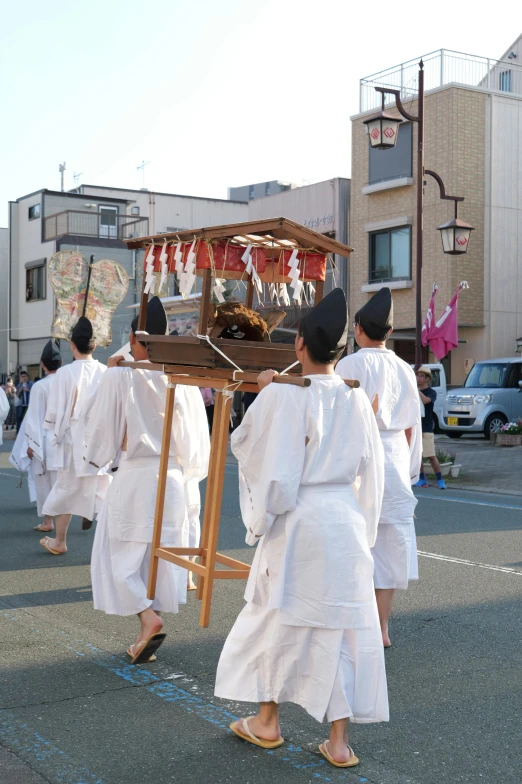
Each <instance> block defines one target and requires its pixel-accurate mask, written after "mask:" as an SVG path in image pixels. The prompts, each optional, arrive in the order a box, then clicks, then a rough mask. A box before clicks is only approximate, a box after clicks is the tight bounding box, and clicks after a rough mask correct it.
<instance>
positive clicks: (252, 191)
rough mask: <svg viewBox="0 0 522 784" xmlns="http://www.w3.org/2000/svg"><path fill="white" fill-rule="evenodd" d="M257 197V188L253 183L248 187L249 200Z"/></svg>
mask: <svg viewBox="0 0 522 784" xmlns="http://www.w3.org/2000/svg"><path fill="white" fill-rule="evenodd" d="M254 199H255V188H254V186H253V185H249V187H248V201H253V200H254Z"/></svg>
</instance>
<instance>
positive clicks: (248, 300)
mask: <svg viewBox="0 0 522 784" xmlns="http://www.w3.org/2000/svg"><path fill="white" fill-rule="evenodd" d="M253 306H254V281H253V280H252V275H250V276H249V278H248V283H247V290H246V297H245V307H246V308H250V310H252V308H253Z"/></svg>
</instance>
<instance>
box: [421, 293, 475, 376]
mask: <svg viewBox="0 0 522 784" xmlns="http://www.w3.org/2000/svg"><path fill="white" fill-rule="evenodd" d="M463 288H469V286H468V284H467V283H466V281H463V282H462V283H461V284H460V286H459V287H458V289H457V291H456V292H455V294H454V296H453V299H452V300H451V302H450V303H449V305H447V306H446V310H445V311H444V313H443V314H442V316H441V317H440V319H439V320H438V321H437V323H436V324H435V326H434V327H433V329H432V330H431V332H430V334H429V336H428V342H429V344H430V349H431V350H432V351H433V353H434V354H435V356H436V357H437V359H438V360H439V362H440V360H441V359H443V357H445V356H446V354H447V353H448V352H449V351H451V349H452V348H457V346H458V344H459V335H458V332H459V330H458V309H457V300H458V298H459V294H460V292H461V290H462V289H463Z"/></svg>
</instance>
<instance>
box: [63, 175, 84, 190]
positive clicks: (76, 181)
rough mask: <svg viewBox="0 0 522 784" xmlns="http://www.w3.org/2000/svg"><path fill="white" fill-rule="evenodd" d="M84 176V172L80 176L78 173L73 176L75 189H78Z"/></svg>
mask: <svg viewBox="0 0 522 784" xmlns="http://www.w3.org/2000/svg"><path fill="white" fill-rule="evenodd" d="M82 174H83V172H79V173H78V174H77V173H76V172H74V174H73V180H74V187H75V188H77V187H78V180H79V179H80V177H81V176H82ZM62 190H63V189H62Z"/></svg>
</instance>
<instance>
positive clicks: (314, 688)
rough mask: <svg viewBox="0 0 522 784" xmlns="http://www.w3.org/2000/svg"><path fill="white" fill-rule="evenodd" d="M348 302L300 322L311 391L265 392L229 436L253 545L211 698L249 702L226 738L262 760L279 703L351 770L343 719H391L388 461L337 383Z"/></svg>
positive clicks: (366, 411) (361, 406)
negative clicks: (383, 543)
mask: <svg viewBox="0 0 522 784" xmlns="http://www.w3.org/2000/svg"><path fill="white" fill-rule="evenodd" d="M346 322H347V312H346V299H345V297H344V294H343V292H342V291H341V289H335V290H334V291H333V292H332V293H331V294H329V295H328V296H327V297H325V299H323V300H322V301H321V302H320V303H319V304H318V305H317V306H316V307H315V308H313V310H312V311H311V312H310V313H309V314H308V315H307V316H306V317H305V318H304V319H303V320H302V321H301V324H300V326H299V332H298V335H297V337H296V354H297V358H298V359H299V361H300V362H301V364H302V368H303V375H305V376H308V378H309V379H310V380H311V386H310V387H308V388H302V387H297V386H290V385H284V386H283V385H279V384H277V385H276V384H273V383H268V382H270V381H271V380H272V378H273V376H274V375H276V374H275V373H274V371H265V372H264V373H262V374H261V375H260V376H259V387H260V390H261V392H260V394H259V395H258V397H257V398H256V400H255V401H254V402H253V403H252V405H251V406H250V407H249V409H248V411H247V413H246V414H245V417H244V419H243V421H242V423H241V425H240V426H239V427H238V429H237V430H236V431H235V432H234V433H233V435H232V452H233V453H234V455H235V457H236V458H237V460H238V466H239V478H240V503H241V513H242V516H243V521H244V523H245V526H246V528H247V531H248V533H247V538H246V541H247V543H248V544H250V545H253V544H256V543H258V546H257V552H256V554H255V558H254V562H253V565H252V569H251V572H250V576H249V579H248V583H247V587H246V592H245V599H246V602H247V604H246V607H245V608H244V609H243V610H242V612H241V613H240V615H239V616H238V618H237V620H236V622H235V624H234V626H233V628H232V631H231V632H230V634H229V636H228V638H227V641H226V643H225V647H224V648H223V652H222V654H221V658H220V660H219V665H218V670H217V676H216V688H215V693H216V695H217V696H218V697H221V698H224V699H228V700H234V701H245V702H259V703H261V704H260V709H259V713H258V714H257V715H256V716H252V717H249V718H247V719H240V720H239V721H237V722H234V723H233V724H232V725H231V729H232V731H233V732H234V733H235V734H236V735H239V737H241V738H243V739H244V740H247V741H249V742H251V743H254V744H255V745H258V746H262V747H263V748H276V747H277V746H280V745H281V744H282V743H283V742H284V740H283V738H282V737H281V733H280V727H279V713H278V706H279V704H280V703H282V702H294V703H297V704H298V705H301V706H302V707H303V708H305V710H307V711H308V713H309V714H310V715H311V716H313V717H314V718H315V719H317V720H318V721H322V720H323V719H324V717H325V716H326V718H327V720H328V721H329V722H331V723H332V724H331V731H330V737H329V740H327V741H325V742H324V743H323V744H321V746H320V747H319V748H320V751H321V753H322V754H323V755H324V756H325V757H326V759H327V760H328V761H329V762H330V763H332V764H333V765H336V766H339V767H351V766H352V765H355V764H357V762H358V759H357V757H356V756H355V755H354V754H353V751H352V750H351V748H350V747H349V746H348V737H347V726H348V720H349V719H351V720H352V721H354V722H378V721H387V720H388V695H387V688H386V673H385V666H384V651H383V647H382V642H381V635H380V629H379V619H378V614H377V605H376V601H375V593H374V590H373V561H372V557H371V553H370V548H371V547H372V546H373V544H374V541H375V535H376V532H377V522H378V520H379V514H380V509H381V501H382V492H383V481H384V467H383V463H384V459H383V452H382V446H381V442H380V438H379V433H378V430H377V425H376V421H375V417H374V414H373V411H372V409H371V406H370V403H369V401H368V398H367V397H366V395H365V394H364V392H363V391H362V390H359V389H351V388H350V387H349V386H348V385H346V384H345V383H344V382H343V380H342V379H341V378H339V376H337V375H335V372H334V362H335V360H337V358H338V357H339V354H340V352H341V351H342V350H343V348H344V346H345V343H346V335H347V324H346Z"/></svg>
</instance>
